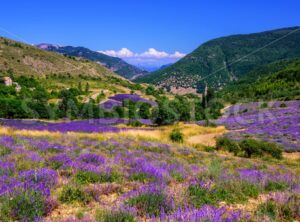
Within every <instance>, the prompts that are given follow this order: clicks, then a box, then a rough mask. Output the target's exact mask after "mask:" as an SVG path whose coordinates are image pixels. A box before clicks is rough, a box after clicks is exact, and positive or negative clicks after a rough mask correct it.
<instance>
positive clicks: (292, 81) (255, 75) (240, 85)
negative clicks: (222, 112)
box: [219, 59, 300, 102]
mask: <svg viewBox="0 0 300 222" xmlns="http://www.w3.org/2000/svg"><path fill="white" fill-rule="evenodd" d="M219 94H220V96H221V97H223V98H224V99H225V100H226V101H230V102H241V101H244V102H248V101H258V100H293V99H300V96H299V95H300V60H299V59H298V60H284V61H279V62H275V63H272V64H268V65H265V66H262V67H260V68H258V69H255V70H253V71H251V72H250V73H249V74H248V75H247V76H244V77H243V78H241V79H240V80H239V81H237V82H233V83H230V84H229V85H228V86H226V87H225V88H224V89H223V90H221V91H220V92H219Z"/></svg>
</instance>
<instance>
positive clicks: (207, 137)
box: [187, 133, 223, 146]
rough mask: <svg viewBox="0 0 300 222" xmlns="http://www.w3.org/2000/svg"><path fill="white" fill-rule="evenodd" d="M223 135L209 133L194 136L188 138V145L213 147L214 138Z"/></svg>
mask: <svg viewBox="0 0 300 222" xmlns="http://www.w3.org/2000/svg"><path fill="white" fill-rule="evenodd" d="M222 135H223V133H210V134H203V135H196V136H192V137H190V138H188V140H187V141H188V143H190V144H202V145H205V146H215V145H216V138H217V137H219V136H222Z"/></svg>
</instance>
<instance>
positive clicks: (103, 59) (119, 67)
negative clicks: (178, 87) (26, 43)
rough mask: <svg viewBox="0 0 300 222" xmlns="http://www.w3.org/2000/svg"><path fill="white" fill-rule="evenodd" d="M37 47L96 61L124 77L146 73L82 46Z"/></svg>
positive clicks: (41, 45)
mask: <svg viewBox="0 0 300 222" xmlns="http://www.w3.org/2000/svg"><path fill="white" fill-rule="evenodd" d="M37 47H38V48H40V49H44V50H47V51H52V52H58V53H61V54H64V55H68V56H76V57H82V58H85V59H88V60H91V61H94V62H97V63H99V64H101V65H103V66H105V67H106V68H108V69H110V70H111V71H113V72H115V73H117V74H119V75H120V76H123V77H125V78H126V79H134V78H136V77H137V76H141V75H145V74H147V71H144V70H141V69H139V68H137V67H135V66H133V65H130V64H128V63H126V62H125V61H123V60H122V59H120V58H116V57H112V56H108V55H105V54H103V53H99V52H96V51H92V50H90V49H87V48H84V47H73V46H57V45H50V44H39V45H37Z"/></svg>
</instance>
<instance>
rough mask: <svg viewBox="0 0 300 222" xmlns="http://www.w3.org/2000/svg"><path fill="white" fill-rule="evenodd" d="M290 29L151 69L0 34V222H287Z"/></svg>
mask: <svg viewBox="0 0 300 222" xmlns="http://www.w3.org/2000/svg"><path fill="white" fill-rule="evenodd" d="M295 30H297V28H284V29H279V30H274V31H267V32H263V33H257V34H251V35H235V36H230V37H225V38H219V39H216V40H212V41H209V42H207V43H205V44H203V45H202V46H200V48H198V49H196V51H194V52H192V53H191V54H189V55H187V56H186V57H184V58H183V59H181V60H180V61H178V62H177V63H176V64H173V65H167V66H166V67H164V68H163V69H161V70H158V71H156V72H154V73H145V72H144V71H143V70H139V69H137V68H136V67H133V66H131V65H129V64H127V63H125V62H124V61H122V60H121V59H118V58H115V57H109V56H106V55H104V54H101V53H97V52H94V51H91V50H89V49H87V48H85V47H72V46H66V47H62V46H56V45H50V44H40V45H38V46H32V45H29V44H26V43H21V42H18V41H14V40H12V39H8V38H4V37H1V38H0V50H1V54H0V77H1V80H2V81H1V83H0V221H5V222H6V221H8V222H10V221H21V222H25V221H26V222H31V221H45V222H48V221H49V222H52V221H54V222H56V221H58V222H79V221H84V222H90V221H91V222H120V221H121V222H137V221H143V222H155V221H157V222H167V221H168V222H179V221H185V222H202V221H220V222H228V221H232V222H238V221H249V222H252V221H299V220H300V209H299V206H300V196H299V195H300V162H299V160H300V153H299V151H300V97H299V95H300V85H299V83H300V79H299V74H300V66H299V64H300V63H299V58H300V50H299V44H298V41H299V40H300V39H299V33H296V31H295ZM289 32H295V35H289V37H288V38H287V39H285V40H284V41H281V42H280V43H278V44H277V45H276V46H272V47H270V48H265V49H263V50H262V51H261V50H259V52H258V53H257V54H255V55H254V54H251V52H252V50H253V49H256V48H261V47H262V46H263V45H265V44H267V43H268V42H272V41H274V39H276V38H280V37H282V36H284V35H286V34H287V33H289ZM249 53H250V54H251V55H250V56H249V57H247V58H245V59H244V60H241V61H240V62H238V63H235V62H234V61H236V59H238V58H240V57H242V58H244V56H245V55H248V54H249ZM220 67H223V68H222V69H221V70H220V71H219V68H220ZM136 75H142V76H141V77H139V78H137V80H136V81H134V82H132V81H131V79H132V77H134V76H136ZM152 84H154V85H152Z"/></svg>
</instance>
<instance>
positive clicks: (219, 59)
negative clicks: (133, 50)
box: [137, 27, 300, 91]
mask: <svg viewBox="0 0 300 222" xmlns="http://www.w3.org/2000/svg"><path fill="white" fill-rule="evenodd" d="M299 41H300V30H299V27H292V28H284V29H278V30H273V31H267V32H262V33H255V34H247V35H233V36H228V37H223V38H218V39H215V40H211V41H209V42H206V43H204V44H203V45H201V46H200V47H199V48H197V49H196V50H195V51H193V52H192V53H191V54H189V55H187V56H186V57H184V58H183V59H181V60H180V61H178V62H177V63H175V64H174V65H172V66H170V67H167V68H166V69H163V70H159V71H157V72H154V73H152V74H151V75H148V76H145V77H141V78H138V79H137V81H138V82H147V83H154V84H157V85H160V86H162V87H165V88H170V87H171V86H175V87H183V88H188V87H193V88H197V89H199V90H201V91H202V90H203V88H204V86H205V84H206V83H207V84H208V85H209V86H211V87H214V88H216V89H220V88H223V87H224V86H225V85H226V84H228V83H230V82H232V81H234V80H237V79H240V78H241V77H242V76H244V75H245V74H247V73H249V72H250V71H251V70H253V69H255V68H257V67H259V66H262V65H265V64H269V63H272V62H275V61H277V60H282V59H292V58H297V57H300V44H299Z"/></svg>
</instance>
